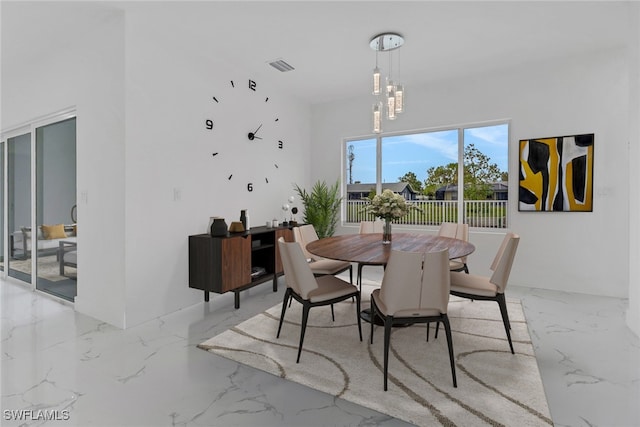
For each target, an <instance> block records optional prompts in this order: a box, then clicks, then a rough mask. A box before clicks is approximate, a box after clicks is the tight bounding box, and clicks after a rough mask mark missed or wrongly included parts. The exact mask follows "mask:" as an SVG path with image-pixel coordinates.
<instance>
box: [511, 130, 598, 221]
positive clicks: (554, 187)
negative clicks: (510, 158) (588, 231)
mask: <svg viewBox="0 0 640 427" xmlns="http://www.w3.org/2000/svg"><path fill="white" fill-rule="evenodd" d="M593 143H594V134H592V133H591V134H584V135H572V136H557V137H552V138H535V139H522V140H520V165H519V169H520V187H519V189H518V201H519V203H518V210H520V211H544V212H575V211H581V212H592V211H593Z"/></svg>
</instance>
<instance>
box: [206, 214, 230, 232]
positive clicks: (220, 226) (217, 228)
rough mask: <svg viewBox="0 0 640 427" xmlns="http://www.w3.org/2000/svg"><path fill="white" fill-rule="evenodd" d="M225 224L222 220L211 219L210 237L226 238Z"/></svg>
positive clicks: (217, 218) (219, 218) (218, 218)
mask: <svg viewBox="0 0 640 427" xmlns="http://www.w3.org/2000/svg"><path fill="white" fill-rule="evenodd" d="M227 230H228V227H227V223H226V222H225V221H224V218H221V217H215V218H213V223H211V229H210V232H211V236H213V237H215V236H226V235H227Z"/></svg>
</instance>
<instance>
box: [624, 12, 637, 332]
mask: <svg viewBox="0 0 640 427" xmlns="http://www.w3.org/2000/svg"><path fill="white" fill-rule="evenodd" d="M630 12H631V13H630V14H629V28H630V34H629V93H630V94H631V96H630V97H629V215H630V221H629V243H630V245H629V311H628V312H627V324H628V325H629V327H630V328H631V329H632V330H633V331H634V332H635V333H636V335H640V223H639V222H638V218H640V192H639V191H638V188H640V171H639V170H638V167H637V165H638V164H640V119H639V118H640V3H638V2H634V3H633V4H632V5H631V8H630Z"/></svg>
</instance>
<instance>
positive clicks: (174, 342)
mask: <svg viewBox="0 0 640 427" xmlns="http://www.w3.org/2000/svg"><path fill="white" fill-rule="evenodd" d="M365 274H371V275H373V277H370V278H371V279H373V280H376V279H379V277H375V276H376V275H378V274H379V273H377V272H375V269H371V273H365ZM283 288H284V286H281V287H280V289H281V290H280V291H279V292H278V293H274V292H272V291H271V288H270V287H269V286H259V287H256V288H253V289H250V290H249V291H247V292H245V293H244V294H243V296H242V299H243V300H242V307H241V309H239V310H235V309H234V308H233V295H215V294H214V295H212V299H211V301H210V302H208V303H204V302H203V303H200V304H196V305H195V306H192V307H189V308H187V309H184V310H180V311H178V312H176V313H172V314H169V315H166V316H163V317H161V318H158V319H154V320H152V321H149V322H146V323H145V324H143V325H139V326H136V327H133V328H130V329H127V330H120V329H117V328H115V327H112V326H110V325H108V324H105V323H102V322H99V321H97V320H95V319H92V318H89V317H87V316H83V315H81V314H78V313H76V312H74V311H73V308H72V307H71V306H69V305H64V304H61V303H59V302H57V301H54V300H52V299H50V298H47V297H45V296H42V295H40V294H38V293H35V292H32V291H31V290H29V289H27V288H26V287H24V286H22V285H18V284H15V283H13V282H5V281H0V297H1V304H0V310H1V312H0V322H1V326H2V328H1V329H2V341H1V353H2V367H1V369H2V371H1V373H2V409H3V414H2V417H3V418H2V421H1V424H2V425H3V426H5V425H6V426H18V425H24V426H31V425H33V426H36V425H38V426H39V425H65V426H88V425H91V426H164V425H167V426H169V425H171V426H173V425H178V426H227V425H234V426H316V425H331V426H374V425H375V426H379V425H383V426H405V425H408V424H407V423H405V422H403V421H400V420H397V419H393V418H390V417H388V416H386V415H384V414H380V413H378V412H375V411H371V410H369V409H367V408H363V407H360V406H358V405H355V404H352V403H350V402H346V401H344V400H342V399H337V398H335V397H333V396H330V395H327V394H325V393H321V392H318V391H316V390H313V389H309V388H307V387H304V386H302V385H299V384H296V383H292V382H289V381H286V380H282V379H280V378H277V377H274V376H272V375H269V374H266V373H264V372H262V371H258V370H255V369H252V368H250V367H247V366H244V365H239V364H237V363H235V362H232V361H230V360H227V359H224V358H221V357H218V356H215V355H213V354H210V353H207V352H205V351H203V350H200V349H198V348H196V345H197V344H199V343H200V342H202V341H205V340H206V339H208V338H210V337H212V336H214V335H216V334H218V333H220V332H222V331H224V330H226V329H228V328H229V327H231V326H234V325H236V324H238V323H240V322H242V321H243V320H245V319H247V318H249V317H252V316H253V315H255V314H257V313H259V312H261V311H263V310H265V309H267V308H269V307H271V306H273V305H274V304H276V303H278V302H280V300H281V298H282V289H283ZM508 296H510V297H517V298H520V299H521V300H522V302H523V307H524V310H525V315H526V317H527V321H528V325H529V329H530V333H531V337H532V340H533V344H534V348H535V352H536V358H537V360H538V365H539V367H540V372H541V376H542V379H543V383H544V387H545V393H546V395H547V399H548V402H549V408H550V411H551V415H552V417H553V421H554V423H555V425H556V426H621V427H622V426H640V410H639V405H638V402H640V392H639V390H640V344H639V340H638V337H636V336H635V335H633V334H632V333H631V332H630V331H629V330H628V328H627V327H626V325H625V322H624V315H625V304H626V301H624V300H620V299H614V298H603V297H595V296H588V295H579V294H568V293H562V292H555V291H545V290H540V289H530V288H518V287H515V286H514V287H511V288H510V289H509V290H508ZM497 309H498V308H497V306H496V310H497ZM12 410H13V411H19V410H31V411H32V414H33V415H37V411H39V410H48V411H58V412H56V414H60V415H61V416H62V415H66V416H68V420H59V421H49V422H43V421H42V420H32V421H29V420H22V421H18V420H8V419H7V415H8V413H7V412H6V411H12Z"/></svg>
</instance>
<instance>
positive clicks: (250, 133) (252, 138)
mask: <svg viewBox="0 0 640 427" xmlns="http://www.w3.org/2000/svg"><path fill="white" fill-rule="evenodd" d="M261 127H262V124H260V126H258V129H256V130H255V131H254V132H249V133H248V134H247V138H249V141H253V140H254V139H262V138H260V137H259V136H257V135H256V134H257V133H258V131H259V130H260V128H261Z"/></svg>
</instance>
